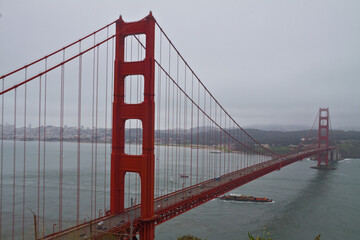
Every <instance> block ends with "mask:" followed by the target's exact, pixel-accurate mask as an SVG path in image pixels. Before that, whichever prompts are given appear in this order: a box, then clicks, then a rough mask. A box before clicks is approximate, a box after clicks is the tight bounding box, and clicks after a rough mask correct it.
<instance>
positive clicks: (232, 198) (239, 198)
mask: <svg viewBox="0 0 360 240" xmlns="http://www.w3.org/2000/svg"><path fill="white" fill-rule="evenodd" d="M219 199H221V200H228V201H241V202H272V201H273V200H272V199H269V198H259V197H253V196H246V195H241V194H234V193H231V194H230V195H223V196H221V197H219Z"/></svg>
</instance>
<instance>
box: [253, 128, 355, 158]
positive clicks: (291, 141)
mask: <svg viewBox="0 0 360 240" xmlns="http://www.w3.org/2000/svg"><path fill="white" fill-rule="evenodd" d="M246 131H247V132H248V133H249V134H250V135H251V136H253V137H254V138H255V139H256V140H258V141H259V142H260V143H261V144H268V145H269V146H270V147H279V146H281V147H286V146H289V145H297V144H299V143H300V142H301V139H302V138H306V139H307V140H309V137H310V136H312V137H314V136H315V138H314V139H313V142H314V143H316V141H317V130H313V131H312V132H310V133H309V130H303V131H289V132H281V131H264V130H258V129H246ZM330 133H331V135H330V138H331V141H332V142H333V143H334V142H335V143H336V145H337V146H339V149H340V153H341V156H342V157H343V158H360V131H343V130H333V131H331V132H330ZM274 150H276V148H275V149H274Z"/></svg>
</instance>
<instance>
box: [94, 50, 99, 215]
mask: <svg viewBox="0 0 360 240" xmlns="http://www.w3.org/2000/svg"><path fill="white" fill-rule="evenodd" d="M95 104H96V105H95V184H94V185H95V186H94V208H95V210H94V217H95V218H96V213H97V212H96V209H97V208H96V198H97V191H96V190H97V160H98V112H99V47H97V48H96V99H95Z"/></svg>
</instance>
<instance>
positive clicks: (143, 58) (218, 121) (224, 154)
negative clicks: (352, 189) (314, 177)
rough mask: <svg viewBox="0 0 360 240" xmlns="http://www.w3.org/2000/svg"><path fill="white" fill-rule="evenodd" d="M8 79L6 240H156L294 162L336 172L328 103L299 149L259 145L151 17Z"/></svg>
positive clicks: (2, 191) (4, 95) (101, 33)
mask: <svg viewBox="0 0 360 240" xmlns="http://www.w3.org/2000/svg"><path fill="white" fill-rule="evenodd" d="M0 79H1V84H2V85H1V90H0V92H1V93H0V95H1V120H0V121H1V146H0V148H1V156H0V157H1V169H0V174H1V178H0V239H9V238H11V239H31V238H35V239H107V238H109V237H112V238H115V239H137V237H138V236H139V237H140V239H154V237H155V226H156V225H158V224H161V223H163V222H166V221H167V220H169V219H171V218H174V217H176V216H178V215H180V214H182V213H184V212H186V211H188V210H191V209H193V208H195V207H197V206H199V205H201V204H204V203H206V202H207V201H209V200H211V199H214V198H216V197H218V196H220V195H222V194H224V193H226V192H229V191H231V190H232V189H235V188H237V187H239V186H241V185H243V184H246V183H248V182H250V181H253V180H255V179H257V178H259V177H261V176H263V175H266V174H268V173H270V172H273V171H276V170H280V169H281V168H282V167H284V166H287V165H289V164H291V163H294V162H296V161H299V160H302V159H304V158H308V157H311V156H316V158H317V167H318V168H320V169H328V165H329V152H331V151H332V150H334V149H335V146H332V144H331V142H330V130H331V126H330V117H329V109H328V108H320V110H319V113H318V115H317V117H316V119H315V121H314V124H313V127H312V129H311V130H309V133H308V136H307V137H306V138H305V140H304V141H302V142H300V143H299V145H298V146H297V147H296V148H294V149H293V150H292V151H291V152H290V153H288V154H285V155H280V154H277V153H275V152H273V151H271V150H270V149H268V148H266V147H265V146H263V145H262V144H260V143H259V142H258V141H257V140H255V139H254V138H253V137H252V136H250V135H249V134H248V133H247V132H246V131H245V130H244V129H243V128H242V127H241V126H240V125H239V124H238V123H237V122H236V121H235V120H234V119H233V118H232V117H231V115H230V114H229V113H228V112H227V111H226V110H225V108H224V107H223V106H222V105H221V104H220V103H219V102H218V101H217V100H216V98H215V97H214V95H213V94H212V93H210V91H209V90H208V89H207V88H206V86H205V84H204V82H203V81H201V80H200V78H199V77H198V76H197V75H196V74H195V72H194V71H193V69H192V68H191V67H190V66H189V64H188V63H187V62H186V61H185V59H184V57H183V56H182V55H181V54H180V52H179V51H178V50H177V48H176V47H175V46H174V44H173V43H172V42H171V40H170V39H169V37H168V36H167V35H166V33H165V32H164V30H163V29H162V27H161V26H160V25H159V23H158V22H157V21H156V20H155V18H154V17H153V16H152V14H151V13H150V14H149V15H148V16H147V17H145V18H144V19H142V20H140V21H137V22H129V23H127V22H124V21H123V20H122V18H121V17H120V18H119V19H117V20H116V21H114V22H112V23H110V24H108V25H106V26H104V27H103V28H101V29H99V30H97V31H95V32H93V33H91V34H89V35H87V36H85V37H83V38H81V39H79V40H78V41H75V42H73V43H71V44H69V45H67V46H65V47H63V48H61V49H59V50H58V51H55V52H53V53H51V54H49V55H46V56H44V57H42V58H40V59H38V60H36V61H34V62H32V63H30V64H28V65H26V66H24V67H21V68H19V69H17V70H14V71H12V72H10V73H8V74H5V75H3V76H1V77H0ZM219 85H221V79H219ZM224 87H226V86H224ZM31 126H35V127H31ZM55 126H59V127H55ZM68 126H75V127H68ZM316 127H317V128H318V130H317V131H315V130H314V129H315V128H316ZM69 142H70V143H69ZM110 148H111V149H110Z"/></svg>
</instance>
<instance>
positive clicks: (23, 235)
mask: <svg viewBox="0 0 360 240" xmlns="http://www.w3.org/2000/svg"><path fill="white" fill-rule="evenodd" d="M26 79H27V68H25V80H26ZM24 91H25V92H24V162H23V164H24V167H23V169H24V170H23V202H22V205H23V206H22V239H23V240H24V239H25V201H26V195H25V193H26V190H25V189H26V188H25V185H26V184H25V181H26V110H27V109H26V100H27V96H26V94H27V84H25V86H24ZM3 96H4V95H3ZM0 211H1V210H0ZM0 235H1V232H0Z"/></svg>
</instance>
